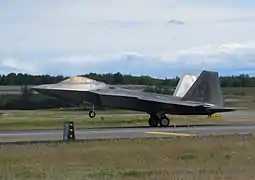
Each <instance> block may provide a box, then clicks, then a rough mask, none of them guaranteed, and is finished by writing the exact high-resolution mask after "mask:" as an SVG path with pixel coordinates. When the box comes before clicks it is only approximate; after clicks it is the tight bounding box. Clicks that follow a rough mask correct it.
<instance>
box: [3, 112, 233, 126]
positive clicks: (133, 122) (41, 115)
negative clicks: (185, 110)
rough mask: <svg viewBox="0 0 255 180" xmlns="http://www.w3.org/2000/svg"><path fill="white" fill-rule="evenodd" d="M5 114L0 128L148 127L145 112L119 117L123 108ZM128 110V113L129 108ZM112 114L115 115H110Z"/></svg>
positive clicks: (178, 119) (174, 120)
mask: <svg viewBox="0 0 255 180" xmlns="http://www.w3.org/2000/svg"><path fill="white" fill-rule="evenodd" d="M5 112H7V114H4V115H1V116H0V130H4V129H45V128H47V129H56V128H63V123H64V122H65V121H70V120H72V121H73V122H74V123H75V127H76V128H84V127H85V128H86V127H98V126H141V125H142V126H147V125H148V123H147V122H148V118H149V116H148V115H147V114H137V115H128V116H120V115H116V113H124V111H119V110H116V111H105V112H102V113H104V114H105V115H100V114H98V115H97V116H96V117H95V118H90V117H89V116H88V112H87V111H65V110H63V111H62V110H28V111H5ZM127 113H131V112H130V111H128V112H127ZM113 114H115V115H113ZM170 118H171V124H176V125H178V124H201V123H203V124H204V123H206V124H212V123H226V122H229V121H228V120H226V119H223V118H221V119H208V118H206V117H205V116H201V117H192V116H171V117H170Z"/></svg>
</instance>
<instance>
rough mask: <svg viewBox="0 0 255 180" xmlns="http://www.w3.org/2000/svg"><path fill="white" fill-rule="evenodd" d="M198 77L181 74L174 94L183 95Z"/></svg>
mask: <svg viewBox="0 0 255 180" xmlns="http://www.w3.org/2000/svg"><path fill="white" fill-rule="evenodd" d="M196 79H197V77H196V76H193V75H189V74H184V75H182V76H181V78H180V80H179V82H178V84H177V86H176V89H175V91H174V94H173V95H174V96H178V97H183V96H184V95H185V94H186V92H187V91H188V90H189V88H190V87H191V86H192V84H193V83H194V82H195V81H196Z"/></svg>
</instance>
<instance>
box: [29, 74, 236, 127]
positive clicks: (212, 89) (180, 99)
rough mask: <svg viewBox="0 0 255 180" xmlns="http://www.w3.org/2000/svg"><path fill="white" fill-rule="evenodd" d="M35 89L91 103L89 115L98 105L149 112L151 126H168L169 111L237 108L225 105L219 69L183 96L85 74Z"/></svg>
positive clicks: (201, 112) (206, 111)
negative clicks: (87, 76) (85, 75)
mask: <svg viewBox="0 0 255 180" xmlns="http://www.w3.org/2000/svg"><path fill="white" fill-rule="evenodd" d="M32 89H33V90H35V91H37V92H39V93H42V94H45V95H48V96H53V97H56V98H59V99H62V100H66V101H71V102H75V103H77V102H89V103H90V104H91V105H92V106H91V110H90V111H89V116H90V117H91V118H93V117H95V116H96V112H95V108H94V107H95V106H97V105H98V106H104V107H110V108H117V109H127V110H135V111H142V112H146V113H148V114H149V115H150V118H149V120H148V123H149V126H151V127H156V126H158V125H160V126H161V127H167V126H169V124H170V120H169V118H168V117H167V116H166V114H170V115H171V114H172V115H212V114H214V113H221V112H228V111H235V110H234V109H231V108H226V107H224V106H223V97H222V94H221V88H220V83H219V75H218V72H212V71H203V72H202V73H201V74H200V75H199V76H198V77H197V78H196V80H195V82H193V83H192V84H190V85H189V87H188V89H186V91H185V94H183V95H181V96H176V95H173V96H171V95H164V94H156V93H148V92H141V91H138V90H130V89H125V88H120V87H118V86H114V85H109V84H106V83H104V82H99V81H96V80H92V79H89V78H85V77H73V78H69V79H66V80H64V81H61V82H59V83H56V84H46V85H39V86H34V87H32Z"/></svg>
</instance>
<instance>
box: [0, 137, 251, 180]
mask: <svg viewBox="0 0 255 180" xmlns="http://www.w3.org/2000/svg"><path fill="white" fill-rule="evenodd" d="M254 152H255V138H254V137H253V136H227V137H173V138H165V139H142V140H141V139H136V140H131V139H130V140H102V141H84V142H73V143H41V144H37V143H36V144H19V145H17V144H3V145H0V154H1V156H0V172H1V175H0V178H1V179H16V180H21V179H26V180H30V179H31V180H32V179H46V180H50V179H54V180H56V179H59V180H60V179H61V180H62V179H76V180H80V179H111V180H115V179H124V180H126V179H134V180H135V179H148V180H150V179H162V180H164V179H176V180H179V179H188V180H189V179H196V180H205V179H217V180H218V179H231V180H240V179H245V180H249V179H254V166H255V153H254Z"/></svg>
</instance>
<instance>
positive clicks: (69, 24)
mask: <svg viewBox="0 0 255 180" xmlns="http://www.w3.org/2000/svg"><path fill="white" fill-rule="evenodd" d="M202 70H212V71H218V72H219V74H220V75H238V74H249V75H255V1H254V0H213V1H212V0H73V1H69V0H54V1H52V0H41V1H34V0H10V1H0V74H6V73H10V72H16V73H29V74H51V75H65V76H76V75H80V74H87V73H90V72H95V73H115V72H121V73H123V74H132V75H149V76H152V77H160V78H166V77H175V76H180V75H181V74H184V73H191V74H199V73H200V72H201V71H202Z"/></svg>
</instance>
